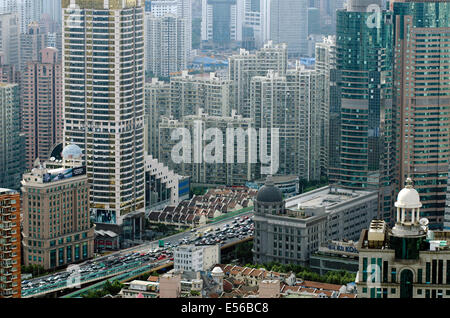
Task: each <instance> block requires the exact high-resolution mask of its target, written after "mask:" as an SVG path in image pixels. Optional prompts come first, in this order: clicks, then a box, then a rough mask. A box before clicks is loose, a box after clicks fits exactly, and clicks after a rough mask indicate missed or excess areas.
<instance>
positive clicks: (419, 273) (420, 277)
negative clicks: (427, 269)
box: [417, 268, 423, 284]
mask: <svg viewBox="0 0 450 318" xmlns="http://www.w3.org/2000/svg"><path fill="white" fill-rule="evenodd" d="M422 276H423V273H422V269H421V268H419V269H418V270H417V283H419V284H422Z"/></svg>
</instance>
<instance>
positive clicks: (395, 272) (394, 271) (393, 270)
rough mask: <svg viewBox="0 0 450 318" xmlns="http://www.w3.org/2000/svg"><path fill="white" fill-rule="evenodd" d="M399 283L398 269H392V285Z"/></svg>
mask: <svg viewBox="0 0 450 318" xmlns="http://www.w3.org/2000/svg"><path fill="white" fill-rule="evenodd" d="M396 282H397V270H396V268H394V267H393V268H392V271H391V283H396Z"/></svg>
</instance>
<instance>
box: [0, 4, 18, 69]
mask: <svg viewBox="0 0 450 318" xmlns="http://www.w3.org/2000/svg"><path fill="white" fill-rule="evenodd" d="M0 30H1V32H0V55H3V64H8V65H15V66H16V67H19V56H20V51H19V47H20V38H19V33H20V28H19V18H18V15H17V14H16V13H4V14H0Z"/></svg>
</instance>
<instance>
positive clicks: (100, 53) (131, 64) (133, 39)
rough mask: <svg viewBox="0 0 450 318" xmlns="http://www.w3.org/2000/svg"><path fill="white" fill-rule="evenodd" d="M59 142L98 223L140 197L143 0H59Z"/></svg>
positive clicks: (132, 208)
mask: <svg viewBox="0 0 450 318" xmlns="http://www.w3.org/2000/svg"><path fill="white" fill-rule="evenodd" d="M62 6H63V12H64V28H65V32H64V39H63V46H64V54H63V65H64V68H63V85H64V93H63V101H64V145H67V144H69V143H74V144H77V145H78V146H79V147H80V148H81V149H82V150H83V160H84V163H85V165H86V167H87V175H88V178H89V183H90V184H91V185H92V188H91V192H90V199H91V205H90V206H91V211H92V213H93V214H94V216H95V218H96V220H97V222H100V223H101V222H105V220H107V223H109V224H118V225H121V224H122V223H123V222H124V219H125V218H126V217H127V215H128V214H130V213H132V212H138V211H142V212H143V209H144V204H145V202H144V201H145V196H144V182H145V177H144V1H143V0H137V1H126V2H125V1H120V2H118V1H115V2H111V1H107V0H95V1H90V2H86V1H73V0H64V1H63V3H62Z"/></svg>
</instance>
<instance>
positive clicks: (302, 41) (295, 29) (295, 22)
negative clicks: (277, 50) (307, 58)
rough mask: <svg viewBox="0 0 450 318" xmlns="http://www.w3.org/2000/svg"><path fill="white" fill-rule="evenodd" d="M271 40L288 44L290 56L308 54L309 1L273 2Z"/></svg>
mask: <svg viewBox="0 0 450 318" xmlns="http://www.w3.org/2000/svg"><path fill="white" fill-rule="evenodd" d="M270 39H271V40H272V41H273V42H274V43H286V44H287V46H288V53H289V56H292V57H299V56H302V55H306V54H307V39H308V4H307V0H272V2H271V4H270Z"/></svg>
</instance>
